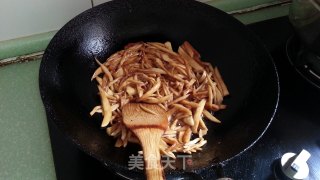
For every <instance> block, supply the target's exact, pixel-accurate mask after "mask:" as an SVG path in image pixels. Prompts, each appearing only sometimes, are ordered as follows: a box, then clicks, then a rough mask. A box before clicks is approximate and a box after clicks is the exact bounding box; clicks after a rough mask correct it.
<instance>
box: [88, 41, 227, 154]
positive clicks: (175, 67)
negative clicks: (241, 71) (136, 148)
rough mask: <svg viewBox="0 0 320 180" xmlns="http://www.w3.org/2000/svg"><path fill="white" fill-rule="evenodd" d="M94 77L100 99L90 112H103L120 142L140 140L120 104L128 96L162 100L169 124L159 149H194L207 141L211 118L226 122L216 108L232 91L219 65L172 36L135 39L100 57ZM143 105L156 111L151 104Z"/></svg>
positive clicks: (134, 99)
mask: <svg viewBox="0 0 320 180" xmlns="http://www.w3.org/2000/svg"><path fill="white" fill-rule="evenodd" d="M96 61H97V63H98V64H99V68H98V69H97V70H96V71H95V72H94V74H93V76H92V80H94V79H95V80H96V81H97V83H98V89H99V94H100V99H101V105H98V106H96V107H94V108H93V110H92V111H91V112H90V115H94V114H95V113H102V115H103V120H102V123H101V127H103V128H106V132H107V134H108V135H110V136H113V137H114V138H115V139H116V143H115V146H116V147H126V146H127V144H128V142H131V143H139V140H138V139H137V138H136V137H135V136H134V134H133V133H132V132H131V131H130V130H128V129H127V128H126V127H125V125H124V124H123V122H122V113H121V108H122V107H123V106H124V105H125V104H127V103H129V102H139V103H150V104H158V105H159V106H160V107H162V108H163V109H164V110H166V111H167V113H168V115H169V119H168V121H169V126H168V128H167V129H166V131H165V133H164V134H163V136H162V139H161V142H160V145H159V150H160V152H161V153H162V154H165V155H168V156H170V157H172V158H175V155H174V152H182V153H188V154H191V153H193V152H197V151H201V150H202V146H203V145H205V144H206V143H207V141H206V140H205V138H204V136H205V135H206V134H207V132H208V128H207V126H206V123H207V122H208V121H212V122H214V123H221V122H220V120H218V119H217V118H216V117H215V116H214V115H213V114H212V113H211V112H216V111H219V110H221V109H225V108H226V105H224V104H222V102H223V98H224V97H225V96H227V95H229V91H228V89H227V87H226V85H225V83H224V81H223V79H222V77H221V74H220V72H219V70H218V68H217V67H213V66H212V65H211V64H210V63H207V62H203V61H201V60H200V54H199V53H198V51H196V50H195V49H194V48H193V47H192V46H191V45H190V43H188V42H184V43H183V44H182V45H181V46H180V47H179V48H178V51H177V52H174V51H173V49H172V46H171V43H170V42H165V43H159V42H146V43H145V42H138V43H130V44H128V45H127V46H125V48H124V50H121V51H118V52H116V53H115V54H113V55H111V56H110V57H109V58H108V59H107V60H106V61H105V62H104V63H101V62H99V61H98V60H96ZM141 109H143V110H144V111H146V112H148V113H153V112H152V111H151V110H149V109H148V108H147V107H144V106H142V107H141Z"/></svg>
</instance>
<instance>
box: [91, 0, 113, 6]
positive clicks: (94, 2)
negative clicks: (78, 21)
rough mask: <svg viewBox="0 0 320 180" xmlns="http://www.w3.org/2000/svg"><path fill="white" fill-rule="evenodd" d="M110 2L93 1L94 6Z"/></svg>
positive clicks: (106, 0) (102, 0)
mask: <svg viewBox="0 0 320 180" xmlns="http://www.w3.org/2000/svg"><path fill="white" fill-rule="evenodd" d="M108 1H110V0H92V2H93V5H94V6H97V5H99V4H102V3H105V2H108Z"/></svg>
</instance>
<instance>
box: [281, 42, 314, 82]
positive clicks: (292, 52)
mask: <svg viewBox="0 0 320 180" xmlns="http://www.w3.org/2000/svg"><path fill="white" fill-rule="evenodd" d="M286 52H287V56H288V59H289V61H290V63H291V65H292V66H293V67H294V68H295V69H296V70H297V71H298V72H299V74H300V75H301V76H302V77H304V78H305V79H306V80H307V81H308V82H310V83H311V84H313V85H314V86H316V87H318V88H320V57H319V56H317V55H316V54H314V53H313V52H311V51H307V50H306V48H305V47H304V46H303V45H302V44H301V43H300V42H299V40H298V38H297V37H296V36H291V37H290V38H289V39H288V41H287V44H286Z"/></svg>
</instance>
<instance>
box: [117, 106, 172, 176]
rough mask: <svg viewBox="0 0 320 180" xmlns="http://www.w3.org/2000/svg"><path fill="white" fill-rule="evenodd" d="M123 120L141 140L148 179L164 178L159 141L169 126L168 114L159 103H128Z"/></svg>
mask: <svg viewBox="0 0 320 180" xmlns="http://www.w3.org/2000/svg"><path fill="white" fill-rule="evenodd" d="M122 116H123V122H124V124H125V125H126V126H127V128H129V129H130V130H131V131H132V132H133V133H134V134H135V135H136V136H137V137H138V139H139V140H140V143H141V146H142V150H143V158H144V167H145V171H146V176H147V179H148V180H160V179H161V180H162V179H164V173H163V169H162V166H161V162H160V160H161V157H160V152H159V143H160V139H161V136H162V134H163V133H164V131H165V130H166V129H167V127H168V115H167V113H166V111H165V110H164V109H162V108H161V107H160V106H158V105H153V104H144V103H128V104H126V105H125V106H123V108H122Z"/></svg>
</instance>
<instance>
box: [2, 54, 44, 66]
mask: <svg viewBox="0 0 320 180" xmlns="http://www.w3.org/2000/svg"><path fill="white" fill-rule="evenodd" d="M43 53H44V51H40V52H36V53H32V54H28V55H23V56H17V57H11V58H7V59H3V60H1V61H0V67H3V66H7V65H10V64H15V63H24V62H30V61H35V60H38V59H41V58H42V56H43Z"/></svg>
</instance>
